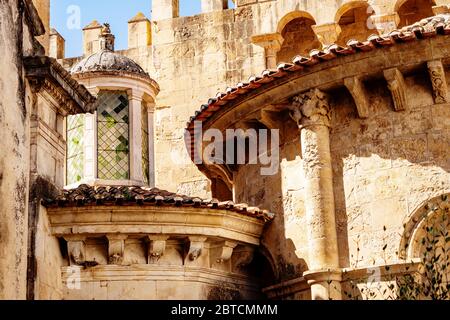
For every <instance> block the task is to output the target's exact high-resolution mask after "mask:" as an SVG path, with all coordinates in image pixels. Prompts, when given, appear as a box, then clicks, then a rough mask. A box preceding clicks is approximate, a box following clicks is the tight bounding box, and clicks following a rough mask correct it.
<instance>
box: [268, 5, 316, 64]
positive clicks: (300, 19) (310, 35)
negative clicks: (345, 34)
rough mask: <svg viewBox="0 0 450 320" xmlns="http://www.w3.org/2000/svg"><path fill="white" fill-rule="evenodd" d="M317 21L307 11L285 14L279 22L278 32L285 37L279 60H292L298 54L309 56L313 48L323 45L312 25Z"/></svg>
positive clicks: (278, 55) (278, 56)
mask: <svg viewBox="0 0 450 320" xmlns="http://www.w3.org/2000/svg"><path fill="white" fill-rule="evenodd" d="M315 24H316V22H315V21H314V18H313V17H312V16H311V15H310V14H308V13H307V12H302V11H295V12H291V13H289V14H287V15H286V16H284V17H283V18H282V19H281V20H280V22H279V24H278V33H280V34H281V36H282V37H283V39H284V42H283V45H282V46H281V49H280V51H279V52H278V54H277V61H278V62H291V61H292V59H293V58H294V57H295V56H296V55H303V56H309V52H310V51H311V50H313V49H318V48H321V47H322V45H321V43H320V41H319V39H318V38H317V36H316V34H315V33H314V31H313V29H312V26H313V25H315Z"/></svg>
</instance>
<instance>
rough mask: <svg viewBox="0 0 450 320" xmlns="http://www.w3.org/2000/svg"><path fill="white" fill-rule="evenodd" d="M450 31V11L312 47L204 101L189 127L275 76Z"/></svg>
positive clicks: (279, 76)
mask: <svg viewBox="0 0 450 320" xmlns="http://www.w3.org/2000/svg"><path fill="white" fill-rule="evenodd" d="M448 34H450V14H440V15H437V16H433V17H429V18H426V19H422V20H421V21H419V22H416V23H414V24H413V25H410V26H406V27H404V28H401V29H398V30H394V31H392V32H390V33H388V34H384V35H375V34H374V35H371V36H370V37H369V38H368V39H367V41H364V42H360V41H356V40H350V41H348V43H347V47H341V46H339V45H337V44H333V45H330V46H328V47H327V48H325V49H324V50H312V51H311V52H310V55H309V57H303V56H296V57H295V58H294V59H293V60H292V63H281V64H279V65H278V68H277V70H264V71H263V72H262V74H261V76H252V77H250V79H249V80H248V82H245V83H243V82H241V83H239V84H238V85H236V86H235V87H230V88H227V90H226V92H220V93H218V94H217V95H216V97H215V98H213V99H209V101H208V103H207V104H205V105H202V107H201V109H200V110H199V111H197V112H196V113H195V115H194V116H193V117H191V118H190V121H189V122H188V123H187V129H188V130H193V127H194V121H197V120H200V121H205V120H207V119H208V118H209V117H211V116H212V115H213V114H214V112H215V111H217V110H219V109H221V108H223V107H225V106H226V104H227V103H228V102H229V101H232V100H234V99H236V98H238V97H239V96H241V95H244V94H247V93H248V92H251V91H252V90H255V89H257V88H259V87H261V86H263V85H265V84H267V83H270V82H273V81H274V80H275V79H278V78H282V77H285V76H286V75H287V74H289V73H292V72H301V71H302V70H303V69H306V68H308V67H311V66H314V65H316V64H319V63H321V62H325V61H330V60H333V59H336V58H339V57H341V56H346V55H352V54H356V53H358V52H367V51H372V50H376V49H377V48H386V47H390V46H393V45H396V44H397V43H404V42H409V41H416V40H420V39H426V38H430V37H435V36H437V35H448Z"/></svg>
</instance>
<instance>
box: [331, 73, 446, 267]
mask: <svg viewBox="0 0 450 320" xmlns="http://www.w3.org/2000/svg"><path fill="white" fill-rule="evenodd" d="M447 77H448V73H447ZM405 81H406V84H407V85H406V87H407V92H406V94H407V97H408V105H409V108H410V109H409V110H407V111H405V112H393V111H392V110H393V106H392V99H391V98H390V94H389V92H388V91H387V89H386V87H385V86H384V85H383V83H377V82H373V83H370V85H369V86H368V87H369V88H370V91H369V92H370V96H369V99H370V113H371V116H370V117H369V118H368V119H366V120H353V121H350V120H349V117H351V118H352V113H353V112H354V111H353V110H355V109H353V106H352V103H351V100H349V96H346V95H345V94H339V93H337V94H336V95H335V97H336V100H337V101H338V104H339V107H337V108H336V109H335V110H336V111H335V114H334V122H335V124H334V126H333V127H334V129H333V131H332V134H331V149H332V155H333V170H334V177H333V179H334V191H335V203H336V218H337V226H338V236H340V241H339V244H340V257H341V264H342V265H343V266H352V267H354V266H356V264H358V265H359V266H360V265H367V264H369V262H371V261H372V259H374V260H375V261H376V262H377V263H382V262H384V261H394V260H395V259H398V252H399V250H400V238H401V236H402V230H403V224H404V223H406V222H407V220H408V217H409V216H410V215H411V214H412V213H413V212H414V211H415V210H417V209H418V208H419V207H420V206H421V204H422V203H424V202H425V201H427V200H429V199H431V198H433V197H436V196H439V195H442V194H445V193H446V192H448V191H449V190H450V184H449V181H450V173H449V169H450V163H449V154H448V145H449V141H450V131H449V126H448V124H449V123H450V114H449V112H448V110H449V104H434V102H433V97H432V94H431V92H432V91H431V90H430V83H429V79H428V78H427V75H426V73H423V74H422V75H415V76H409V77H406V78H405ZM384 227H385V229H386V230H384ZM347 237H348V239H347ZM385 245H387V248H386V249H385V250H383V247H384V246H385ZM358 247H359V249H360V250H359V251H358V250H357V248H358Z"/></svg>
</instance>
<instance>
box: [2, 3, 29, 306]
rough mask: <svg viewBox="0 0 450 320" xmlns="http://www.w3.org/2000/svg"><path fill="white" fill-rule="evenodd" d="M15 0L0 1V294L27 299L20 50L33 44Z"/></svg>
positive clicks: (25, 114)
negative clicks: (0, 145)
mask: <svg viewBox="0 0 450 320" xmlns="http://www.w3.org/2000/svg"><path fill="white" fill-rule="evenodd" d="M18 3H19V1H17V0H8V1H2V2H1V3H0V30H1V32H0V56H1V57H2V58H1V59H0V70H2V72H1V74H0V96H1V97H2V98H1V101H0V141H1V143H2V147H1V151H0V252H1V254H0V299H25V296H26V295H25V293H26V264H27V223H28V213H27V205H26V201H27V199H28V177H29V164H30V161H29V156H30V153H29V143H30V142H29V141H30V140H29V119H30V114H29V108H30V107H29V103H30V99H31V92H30V90H29V88H28V86H27V85H26V84H25V83H24V80H23V66H22V54H23V52H22V50H23V49H26V48H29V47H31V45H30V43H31V40H30V35H29V32H28V29H27V28H26V27H25V30H24V29H23V28H24V25H23V24H22V23H21V22H22V18H23V15H22V13H21V12H20V11H19V10H18V5H19V4H18Z"/></svg>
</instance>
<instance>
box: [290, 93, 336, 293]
mask: <svg viewBox="0 0 450 320" xmlns="http://www.w3.org/2000/svg"><path fill="white" fill-rule="evenodd" d="M330 112H331V111H330V106H329V102H328V97H327V95H326V94H325V93H323V92H321V91H320V90H318V89H313V90H311V91H309V92H307V93H305V94H301V95H299V96H296V97H295V98H294V99H293V102H292V106H291V117H292V118H293V119H294V120H295V121H296V122H297V124H298V126H299V128H300V135H301V145H302V158H303V170H304V179H305V192H306V194H305V207H306V218H307V226H308V242H309V252H310V256H309V269H310V271H309V272H308V277H307V280H308V283H310V285H311V294H312V298H313V299H315V300H321V299H324V300H328V299H341V293H340V292H341V290H340V278H339V277H337V276H336V275H337V274H340V272H339V254H338V244H337V233H336V221H335V212H334V193H333V173H332V166H331V152H330V137H329V129H330Z"/></svg>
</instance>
